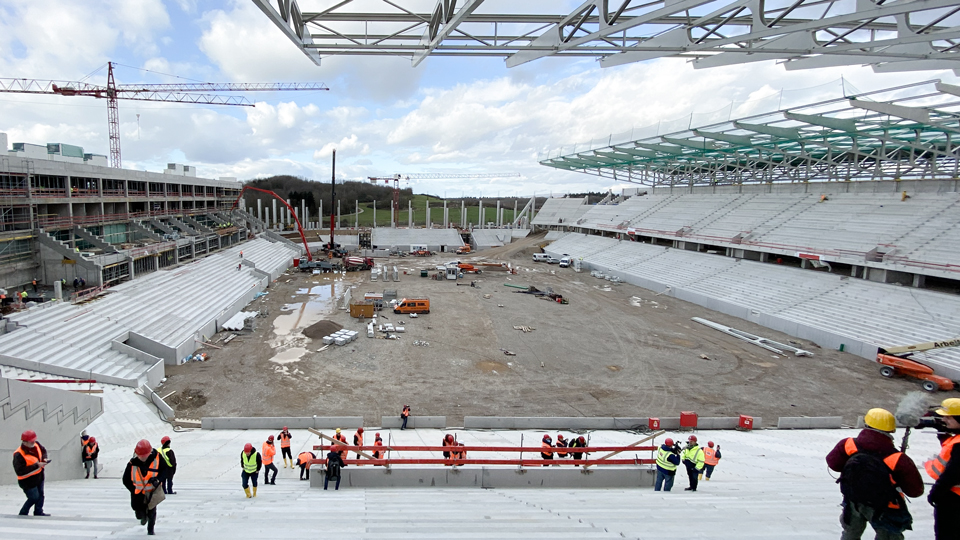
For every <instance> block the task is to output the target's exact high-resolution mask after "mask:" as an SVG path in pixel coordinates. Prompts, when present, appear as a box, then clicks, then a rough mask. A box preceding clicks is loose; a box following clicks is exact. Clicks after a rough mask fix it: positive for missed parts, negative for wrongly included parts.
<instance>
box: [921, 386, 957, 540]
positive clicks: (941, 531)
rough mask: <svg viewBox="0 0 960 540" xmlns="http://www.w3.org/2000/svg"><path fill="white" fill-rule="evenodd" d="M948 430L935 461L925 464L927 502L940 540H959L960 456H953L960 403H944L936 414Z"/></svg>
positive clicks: (954, 399)
mask: <svg viewBox="0 0 960 540" xmlns="http://www.w3.org/2000/svg"><path fill="white" fill-rule="evenodd" d="M935 412H936V413H937V414H938V415H939V416H940V417H941V418H942V420H943V424H944V425H945V427H946V430H944V433H943V435H944V438H943V439H942V440H941V442H940V453H939V454H938V455H937V457H936V459H931V460H930V461H927V462H926V463H924V464H923V467H924V468H925V469H926V470H927V474H929V475H930V478H933V479H934V483H933V487H932V488H930V494H929V495H928V496H927V502H929V503H930V504H931V505H933V508H934V509H933V530H934V532H935V534H936V538H937V540H942V539H944V538H960V457H958V455H960V452H957V454H954V453H953V448H954V446H955V445H956V444H957V443H958V442H960V399H957V398H948V399H945V400H943V403H941V404H940V408H939V409H937V410H936V411H935Z"/></svg>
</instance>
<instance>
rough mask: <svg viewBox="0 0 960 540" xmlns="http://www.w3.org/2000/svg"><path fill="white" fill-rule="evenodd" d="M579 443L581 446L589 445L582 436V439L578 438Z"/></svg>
mask: <svg viewBox="0 0 960 540" xmlns="http://www.w3.org/2000/svg"><path fill="white" fill-rule="evenodd" d="M577 441H579V442H580V444H587V440H586V439H584V438H583V436H582V435H581V436H580V437H577Z"/></svg>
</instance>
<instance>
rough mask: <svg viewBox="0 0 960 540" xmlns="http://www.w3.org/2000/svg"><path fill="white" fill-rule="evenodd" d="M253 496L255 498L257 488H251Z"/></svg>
mask: <svg viewBox="0 0 960 540" xmlns="http://www.w3.org/2000/svg"><path fill="white" fill-rule="evenodd" d="M253 496H254V497H256V496H257V486H253Z"/></svg>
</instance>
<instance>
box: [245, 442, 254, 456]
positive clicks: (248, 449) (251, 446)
mask: <svg viewBox="0 0 960 540" xmlns="http://www.w3.org/2000/svg"><path fill="white" fill-rule="evenodd" d="M243 451H244V452H246V453H248V454H249V453H250V452H253V445H252V444H250V443H247V444H245V445H243Z"/></svg>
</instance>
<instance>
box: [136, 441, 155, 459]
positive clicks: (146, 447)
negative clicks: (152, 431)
mask: <svg viewBox="0 0 960 540" xmlns="http://www.w3.org/2000/svg"><path fill="white" fill-rule="evenodd" d="M152 451H153V445H151V444H150V441H148V440H146V439H140V442H138V443H137V447H136V448H134V449H133V453H134V454H136V455H138V456H149V455H150V452H152Z"/></svg>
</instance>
